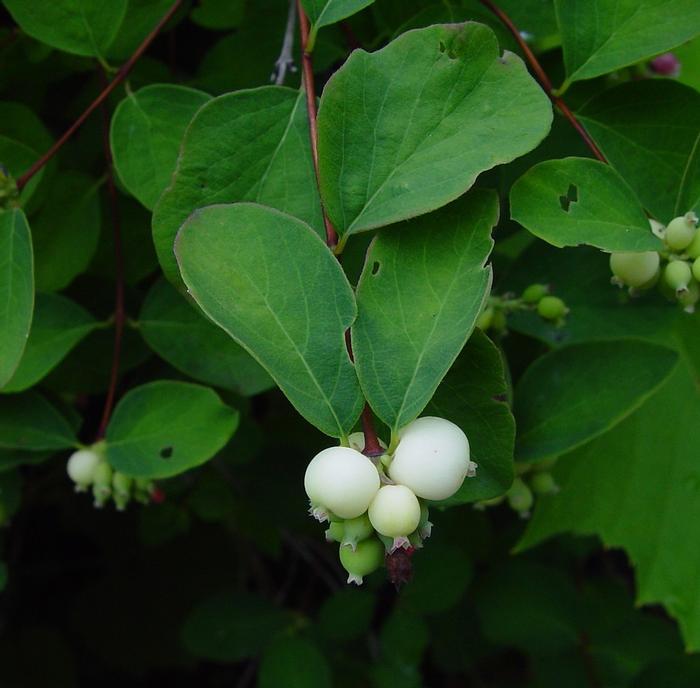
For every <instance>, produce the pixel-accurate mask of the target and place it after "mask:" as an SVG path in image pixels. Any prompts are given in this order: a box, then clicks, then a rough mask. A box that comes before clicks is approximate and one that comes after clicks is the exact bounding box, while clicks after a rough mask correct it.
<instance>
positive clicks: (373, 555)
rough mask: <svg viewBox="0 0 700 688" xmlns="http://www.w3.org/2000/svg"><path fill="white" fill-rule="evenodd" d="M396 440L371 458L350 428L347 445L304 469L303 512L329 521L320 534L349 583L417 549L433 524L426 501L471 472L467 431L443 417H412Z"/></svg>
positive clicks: (448, 491) (450, 491)
mask: <svg viewBox="0 0 700 688" xmlns="http://www.w3.org/2000/svg"><path fill="white" fill-rule="evenodd" d="M397 439H398V443H397V444H396V448H395V449H394V450H393V451H391V452H389V451H387V452H386V453H384V454H383V455H381V456H379V457H373V458H370V457H367V456H365V455H364V454H363V453H362V451H363V450H364V436H363V435H362V433H353V434H352V435H350V437H349V438H348V444H349V445H350V446H347V447H345V446H340V447H329V448H328V449H324V450H323V451H321V452H319V453H318V454H317V455H316V456H315V457H314V458H313V459H312V461H311V463H309V466H308V468H307V469H306V474H305V476H304V488H305V490H306V494H307V495H308V497H309V500H310V502H311V507H310V509H309V511H310V513H311V514H312V515H313V516H314V517H315V518H316V519H317V520H319V521H321V522H323V521H329V522H330V525H329V528H328V530H327V531H326V539H327V540H328V541H329V542H332V541H335V542H338V543H339V544H340V552H339V554H340V561H341V563H342V565H343V567H344V568H345V570H346V571H347V572H348V583H356V584H357V585H359V584H361V583H362V579H363V577H364V576H366V575H368V574H369V573H372V572H373V571H374V570H376V569H378V568H379V567H380V566H381V565H382V563H383V561H384V557H385V554H386V553H388V554H392V553H394V552H395V551H397V550H399V549H404V550H409V551H412V550H413V549H417V548H419V547H421V546H422V543H423V540H425V539H426V538H427V537H429V536H430V531H431V528H432V524H431V523H430V521H429V520H428V508H427V505H426V504H425V501H430V502H434V501H441V500H444V499H447V498H449V497H451V496H452V495H454V494H455V493H456V492H457V490H459V488H460V487H461V486H462V483H463V482H464V479H465V478H466V477H467V476H473V475H474V474H475V469H476V464H474V463H473V462H471V461H470V460H469V441H468V440H467V436H466V435H465V434H464V432H462V430H461V429H460V428H459V427H458V426H456V425H455V424H454V423H452V422H450V421H448V420H445V419H444V418H436V417H433V416H425V417H422V418H418V419H416V420H414V421H413V422H411V423H409V424H408V425H407V426H405V427H404V428H403V429H401V430H400V431H399V433H398V438H397Z"/></svg>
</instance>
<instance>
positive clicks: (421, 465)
mask: <svg viewBox="0 0 700 688" xmlns="http://www.w3.org/2000/svg"><path fill="white" fill-rule="evenodd" d="M468 471H469V441H468V440H467V436H466V435H465V434H464V433H463V432H462V430H461V428H459V427H458V426H457V425H455V424H454V423H452V422H450V421H449V420H446V419H444V418H435V417H433V416H424V417H423V418H417V419H416V420H414V421H413V422H412V423H409V424H408V425H407V426H406V427H405V428H403V430H401V431H400V432H399V444H398V446H397V447H396V452H395V453H394V458H393V460H392V462H391V464H390V466H389V476H390V477H391V479H392V480H393V481H394V482H396V483H399V484H401V485H406V486H407V487H410V488H411V490H413V492H415V494H417V495H418V496H419V497H422V498H423V499H431V500H440V499H447V498H448V497H451V496H452V495H453V494H454V493H455V492H457V490H459V488H460V487H461V485H462V483H463V482H464V478H465V477H466V476H467V472H468Z"/></svg>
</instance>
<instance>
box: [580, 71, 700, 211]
mask: <svg viewBox="0 0 700 688" xmlns="http://www.w3.org/2000/svg"><path fill="white" fill-rule="evenodd" d="M698 111H700V93H698V92H697V91H696V90H694V89H692V88H689V87H687V86H683V85H682V84H679V83H676V82H675V81H672V80H670V79H644V80H642V81H633V82H629V83H626V84H621V85H620V86H618V87H616V88H613V89H610V90H608V91H604V92H603V93H601V94H599V95H597V96H595V97H594V98H592V99H591V100H589V101H588V102H587V103H586V104H585V105H584V106H583V107H582V108H580V109H579V110H578V112H577V113H576V114H577V117H578V119H579V120H580V121H581V122H582V124H583V125H584V126H585V128H586V130H587V131H588V133H589V134H590V135H591V136H592V137H593V138H594V139H595V142H596V143H597V144H598V146H599V147H600V149H601V150H602V151H603V154H604V155H605V157H606V158H607V159H608V161H609V162H610V164H611V165H612V166H613V167H614V168H615V169H616V170H617V171H618V172H619V173H620V175H621V176H622V177H623V178H624V179H625V181H626V182H627V183H628V184H629V185H630V186H631V187H632V189H633V190H634V191H635V192H636V194H637V196H638V197H639V200H640V201H641V202H642V204H643V205H644V207H645V208H647V209H648V210H649V211H650V212H651V213H652V214H653V215H654V216H655V217H657V218H658V219H659V220H661V221H662V222H663V223H664V224H666V223H668V221H669V220H671V218H673V217H676V216H678V215H682V214H684V213H686V212H687V211H689V210H696V211H700V118H699V117H698V116H697V113H698Z"/></svg>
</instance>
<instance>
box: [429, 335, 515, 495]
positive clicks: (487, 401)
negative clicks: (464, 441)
mask: <svg viewBox="0 0 700 688" xmlns="http://www.w3.org/2000/svg"><path fill="white" fill-rule="evenodd" d="M506 398H507V387H506V382H505V379H504V370H503V361H502V359H501V355H500V352H499V351H498V349H496V347H495V346H494V345H493V343H492V342H491V340H490V339H489V338H488V337H487V336H486V335H485V334H483V333H482V332H481V331H480V330H475V331H474V334H473V335H472V336H471V338H470V340H469V341H468V342H467V345H466V346H465V347H464V350H463V351H462V353H461V354H460V356H459V358H457V360H456V361H455V363H454V365H453V366H452V368H451V369H450V372H449V373H447V375H446V377H445V379H444V380H443V381H442V383H441V384H440V386H439V387H438V389H437V391H436V392H435V396H433V398H432V400H431V402H430V404H428V407H427V409H426V415H429V414H430V415H436V416H440V417H442V418H447V419H448V420H451V421H452V422H453V423H456V424H457V425H459V427H460V428H462V430H464V432H465V433H466V435H467V437H468V438H469V445H470V449H471V459H472V461H475V462H476V463H477V464H478V468H477V471H476V477H474V478H469V479H467V480H465V481H464V484H463V485H462V487H461V488H460V489H459V491H458V492H457V494H456V495H454V496H453V497H450V499H448V500H445V501H444V502H440V504H441V505H442V504H448V505H452V504H464V503H466V502H473V501H478V500H481V499H490V498H491V497H496V496H498V495H501V494H503V493H504V492H505V491H506V490H507V489H508V488H509V487H510V484H511V482H512V481H513V442H514V440H515V421H514V419H513V416H512V414H511V412H510V409H509V408H508V405H507V404H506V403H505V399H506Z"/></svg>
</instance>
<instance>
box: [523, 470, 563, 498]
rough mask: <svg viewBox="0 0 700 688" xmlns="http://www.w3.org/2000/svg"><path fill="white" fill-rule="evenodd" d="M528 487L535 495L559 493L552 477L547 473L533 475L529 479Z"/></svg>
mask: <svg viewBox="0 0 700 688" xmlns="http://www.w3.org/2000/svg"><path fill="white" fill-rule="evenodd" d="M530 487H531V488H532V491H533V492H534V493H535V494H541V495H547V494H556V493H557V492H559V486H558V485H557V483H556V481H555V480H554V476H553V475H552V474H551V473H549V472H547V471H543V472H541V473H535V474H534V475H533V476H532V478H531V479H530Z"/></svg>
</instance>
